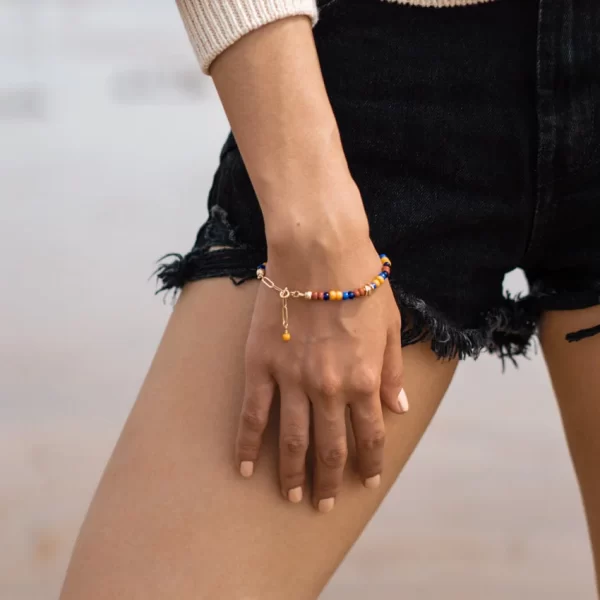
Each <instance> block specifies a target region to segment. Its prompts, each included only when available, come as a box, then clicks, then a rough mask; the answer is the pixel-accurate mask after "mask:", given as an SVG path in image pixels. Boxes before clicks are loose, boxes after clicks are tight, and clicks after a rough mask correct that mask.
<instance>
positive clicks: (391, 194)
mask: <svg viewBox="0 0 600 600" xmlns="http://www.w3.org/2000/svg"><path fill="white" fill-rule="evenodd" d="M320 9H321V10H320V21H319V23H318V24H317V26H316V27H315V30H314V36H315V41H316V45H317V50H318V53H319V58H320V62H321V68H322V71H323V77H324V80H325V84H326V87H327V91H328V94H329V98H330V101H331V104H332V107H333V110H334V113H335V116H336V119H337V122H338V125H339V129H340V133H341V137H342V143H343V146H344V151H345V153H346V156H347V159H348V164H349V167H350V170H351V173H352V176H353V177H354V179H355V181H356V183H357V185H358V187H359V189H360V191H361V194H362V197H363V201H364V206H365V210H366V213H367V216H368V219H369V224H370V230H371V237H372V239H373V242H374V244H375V247H376V248H377V249H378V251H379V252H385V253H386V254H387V255H388V256H389V257H390V258H391V259H392V261H393V263H394V271H393V274H392V278H391V280H390V283H391V285H392V289H393V291H394V294H395V296H396V299H397V301H398V304H399V306H400V309H401V312H402V315H403V323H404V325H403V331H402V343H403V345H407V344H411V343H415V342H418V341H423V340H428V341H429V342H430V344H431V348H432V349H433V351H434V352H435V353H436V354H437V355H438V356H439V357H441V358H450V357H455V356H458V357H459V358H464V357H467V356H472V357H476V356H478V354H479V353H480V352H481V351H482V350H488V351H490V352H494V353H496V354H498V355H499V356H500V357H501V358H502V359H505V358H509V359H511V360H513V361H514V358H515V357H516V356H518V355H522V354H526V352H527V350H528V348H529V347H530V345H531V339H532V336H533V335H534V334H535V331H536V326H537V322H538V320H539V317H540V315H541V314H542V312H543V311H544V310H572V309H580V308H586V307H590V306H593V305H596V304H599V303H600V234H599V230H600V3H598V2H597V0H537V1H536V0H498V2H493V3H489V4H482V5H477V6H468V7H460V8H457V7H456V8H443V9H431V8H422V7H415V6H405V5H398V4H393V3H384V2H381V1H380V0H328V1H324V2H321V6H320ZM282 201H285V199H282ZM208 208H209V217H208V220H207V221H206V222H205V223H204V224H203V225H202V227H201V228H200V231H199V233H198V236H197V239H196V242H195V244H194V246H193V248H192V249H191V251H190V252H189V253H187V254H185V255H179V254H171V255H168V257H165V260H164V262H163V263H162V265H161V267H160V268H159V270H158V272H157V273H158V277H159V279H160V282H161V286H160V290H161V291H164V290H170V289H179V288H181V287H182V286H184V285H185V284H186V283H187V282H189V281H193V280H198V279H202V278H206V277H222V276H229V277H231V279H232V280H233V281H234V283H237V284H240V283H243V282H244V281H247V280H248V279H250V278H252V277H254V276H255V270H256V266H257V265H258V264H260V263H262V262H264V261H265V260H266V259H267V242H266V239H265V233H264V223H263V219H262V215H261V211H260V206H259V204H258V201H257V198H256V195H255V193H254V190H253V188H252V184H251V182H250V179H249V177H248V174H247V172H246V169H245V167H244V163H243V160H242V157H241V155H240V152H239V150H238V148H237V145H236V142H235V139H234V137H233V135H232V134H230V135H229V136H228V138H227V140H226V141H225V145H224V146H223V149H222V151H221V155H220V163H219V167H218V169H217V171H216V173H215V176H214V181H213V185H212V188H211V190H210V193H209V195H208ZM516 267H521V268H523V269H524V271H525V273H526V275H527V278H528V280H529V284H530V293H529V294H528V295H526V296H525V297H518V298H511V297H509V296H507V295H504V294H503V291H502V282H503V278H504V275H505V274H506V273H507V272H509V271H511V270H513V269H514V268H516ZM323 285H324V286H326V285H327V284H326V282H324V283H323ZM597 333H600V326H599V327H594V328H591V329H587V330H583V331H578V332H573V333H571V334H569V336H568V337H567V339H568V340H569V341H578V340H581V339H583V338H585V337H588V336H591V335H594V334H597Z"/></svg>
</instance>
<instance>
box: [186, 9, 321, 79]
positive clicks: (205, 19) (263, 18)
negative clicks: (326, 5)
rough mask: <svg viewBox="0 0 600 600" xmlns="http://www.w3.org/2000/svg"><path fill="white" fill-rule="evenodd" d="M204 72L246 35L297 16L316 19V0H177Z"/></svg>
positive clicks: (315, 20)
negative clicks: (267, 25) (263, 26)
mask: <svg viewBox="0 0 600 600" xmlns="http://www.w3.org/2000/svg"><path fill="white" fill-rule="evenodd" d="M177 5H178V7H179V11H180V12H181V16H182V18H183V22H184V24H185V28H186V30H187V32H188V35H189V38H190V41H191V42H192V46H193V47H194V50H195V52H196V56H197V57H198V60H199V61H200V65H201V67H202V70H203V71H204V73H208V70H209V68H210V64H211V63H212V61H213V60H214V59H215V58H216V57H217V56H218V55H219V54H221V52H223V51H224V50H225V49H227V48H228V47H229V46H231V44H233V43H234V42H235V41H237V40H239V39H240V38H241V37H242V36H243V35H246V34H247V33H250V32H251V31H253V30H254V29H258V28H259V27H261V26H262V25H266V24H267V23H271V22H273V21H277V20H278V19H283V18H284V17H292V16H296V15H306V16H308V17H310V18H311V19H312V21H313V24H314V23H316V22H317V3H316V0H177Z"/></svg>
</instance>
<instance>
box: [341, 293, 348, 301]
mask: <svg viewBox="0 0 600 600" xmlns="http://www.w3.org/2000/svg"><path fill="white" fill-rule="evenodd" d="M342 300H348V292H344V293H343V294H342Z"/></svg>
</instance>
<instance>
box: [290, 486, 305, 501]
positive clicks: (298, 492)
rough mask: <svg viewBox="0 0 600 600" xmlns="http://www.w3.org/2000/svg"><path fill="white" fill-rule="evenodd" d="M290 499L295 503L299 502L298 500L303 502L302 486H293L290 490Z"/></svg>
mask: <svg viewBox="0 0 600 600" xmlns="http://www.w3.org/2000/svg"><path fill="white" fill-rule="evenodd" d="M288 500H289V501H290V502H293V503H294V504H298V502H302V488H301V487H300V486H298V487H295V488H292V489H291V490H290V491H289V492H288Z"/></svg>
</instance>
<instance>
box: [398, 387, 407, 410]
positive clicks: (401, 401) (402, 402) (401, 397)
mask: <svg viewBox="0 0 600 600" xmlns="http://www.w3.org/2000/svg"><path fill="white" fill-rule="evenodd" d="M398 406H399V407H400V412H403V413H405V412H406V411H407V410H408V398H407V397H406V392H405V391H404V388H402V389H401V390H400V393H399V394H398Z"/></svg>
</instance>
